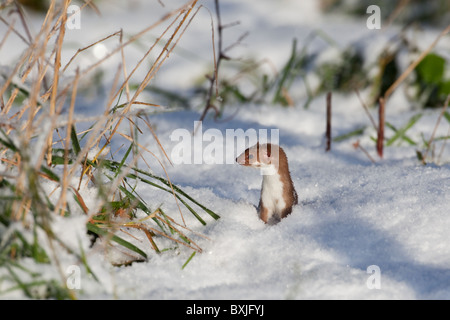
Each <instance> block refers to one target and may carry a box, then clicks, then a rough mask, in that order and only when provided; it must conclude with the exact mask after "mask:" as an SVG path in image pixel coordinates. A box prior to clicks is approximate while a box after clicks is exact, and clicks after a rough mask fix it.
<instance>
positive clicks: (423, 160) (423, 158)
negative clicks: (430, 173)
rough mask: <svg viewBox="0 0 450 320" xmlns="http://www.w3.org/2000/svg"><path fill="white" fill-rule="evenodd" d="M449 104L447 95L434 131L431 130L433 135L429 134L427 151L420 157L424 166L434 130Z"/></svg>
mask: <svg viewBox="0 0 450 320" xmlns="http://www.w3.org/2000/svg"><path fill="white" fill-rule="evenodd" d="M449 102H450V94H449V95H447V98H446V99H445V102H444V106H443V107H442V111H441V113H440V114H439V117H438V119H437V121H436V125H435V126H434V129H433V133H432V134H431V137H430V140H428V144H427V149H426V150H425V153H424V154H423V157H422V164H426V162H425V161H426V158H427V156H428V152H430V148H431V144H432V143H433V140H434V137H435V135H436V130H437V128H438V127H439V124H440V122H441V119H442V117H443V116H444V114H445V111H447V107H448V104H449Z"/></svg>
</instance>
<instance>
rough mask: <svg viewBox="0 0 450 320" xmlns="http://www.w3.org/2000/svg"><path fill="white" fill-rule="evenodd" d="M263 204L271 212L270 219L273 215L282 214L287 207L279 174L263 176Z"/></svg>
mask: <svg viewBox="0 0 450 320" xmlns="http://www.w3.org/2000/svg"><path fill="white" fill-rule="evenodd" d="M261 202H262V203H263V205H264V207H266V208H267V209H268V210H269V217H268V218H270V216H272V215H273V214H277V215H278V214H280V213H281V211H282V210H283V209H284V208H285V207H286V202H285V201H284V198H283V182H282V181H281V179H280V175H279V174H278V173H275V174H271V175H264V176H263V182H262V188H261Z"/></svg>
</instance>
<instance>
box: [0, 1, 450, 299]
mask: <svg viewBox="0 0 450 320" xmlns="http://www.w3.org/2000/svg"><path fill="white" fill-rule="evenodd" d="M163 2H164V3H165V2H167V1H163ZM108 3H109V2H108ZM114 3H115V4H116V6H117V8H116V7H115V6H112V8H110V9H108V10H106V11H104V13H103V15H102V16H101V17H98V16H94V15H92V16H89V17H82V18H83V20H82V23H83V24H85V26H86V28H89V30H93V32H91V33H89V34H87V35H86V33H82V30H81V31H73V32H68V34H67V37H69V39H70V41H71V42H73V43H76V44H75V45H74V48H78V47H82V46H86V45H88V44H90V43H92V42H93V41H95V39H98V38H100V37H103V36H105V35H107V34H108V33H112V32H114V31H116V30H117V29H118V28H121V27H123V28H124V31H125V32H126V33H127V34H131V33H133V32H137V31H138V30H141V29H143V28H144V27H145V26H147V25H148V24H149V23H150V22H151V21H148V19H147V21H146V20H144V17H148V12H152V11H151V10H153V9H154V10H156V11H154V12H165V10H169V8H158V6H159V4H158V2H156V1H150V2H148V3H147V2H146V3H144V2H139V8H140V9H139V10H138V12H133V11H131V10H130V11H127V12H124V9H123V8H122V5H121V4H120V3H121V2H117V3H116V2H114ZM136 3H138V2H137V1H136ZM177 3H178V2H177ZM179 3H182V2H179ZM274 3H275V2H273V1H269V0H264V1H258V2H257V4H256V2H255V3H250V2H245V3H241V1H227V2H226V4H225V2H224V4H223V10H222V11H223V19H224V20H225V21H226V22H233V21H236V20H239V21H242V24H241V25H239V26H238V27H237V28H235V29H233V28H230V29H229V30H230V33H228V35H227V37H229V38H230V39H231V41H232V40H233V39H236V37H238V36H239V35H240V34H241V32H242V31H247V30H250V32H251V33H250V36H249V37H248V38H247V39H246V40H245V43H246V44H247V45H246V46H242V47H239V48H238V49H237V51H236V52H239V54H240V55H249V56H251V55H254V56H257V57H258V58H267V59H269V60H271V61H272V62H273V64H274V65H275V66H276V68H278V69H279V68H280V67H281V66H282V64H283V63H284V62H285V61H286V59H287V58H288V57H289V54H290V48H291V45H292V39H293V38H294V37H298V39H299V43H300V42H301V40H302V39H305V37H306V35H307V34H308V33H309V32H311V31H312V30H314V29H315V28H321V29H322V30H323V31H324V32H326V33H328V34H329V35H330V36H331V37H332V38H333V39H334V41H336V42H338V44H339V45H340V46H341V48H345V46H346V45H348V44H349V43H351V42H353V41H356V40H357V39H361V38H362V37H364V35H370V36H371V37H373V38H374V39H377V36H373V31H369V30H368V29H367V28H365V18H364V17H362V19H361V20H360V21H359V20H356V21H355V20H348V21H343V20H342V18H340V19H339V18H336V17H328V18H325V17H324V16H322V15H321V14H320V12H319V10H318V9H317V8H316V5H315V4H316V3H317V2H316V1H296V2H293V1H282V5H279V3H280V2H277V5H275V4H274ZM203 4H204V5H205V6H206V7H208V8H209V10H211V11H212V12H213V10H214V8H213V2H212V1H205V2H203ZM171 6H172V4H171V5H168V7H171ZM100 7H101V5H100ZM155 7H156V8H155ZM175 7H176V6H175ZM101 8H102V7H101ZM278 9H280V10H278ZM135 14H136V16H135ZM119 17H120V19H119ZM136 17H138V18H136ZM158 17H160V15H158V14H156V13H155V16H154V17H153V16H152V18H153V19H157V18H158ZM142 20H143V21H142ZM92 26H95V28H93V27H92ZM191 27H192V28H191V29H189V30H188V31H187V32H186V34H185V35H184V37H183V39H182V41H181V42H180V46H181V47H182V48H183V49H184V50H187V51H189V52H192V53H194V56H196V57H197V58H196V59H194V60H189V61H186V69H183V70H185V71H183V72H181V74H180V66H181V65H182V63H183V61H185V60H184V58H180V57H177V54H175V57H174V59H173V60H174V63H173V64H172V62H171V59H172V57H171V59H169V60H168V62H167V64H166V65H165V66H164V67H163V68H162V69H161V70H160V74H158V77H157V79H156V81H158V84H161V83H162V84H167V83H172V85H174V87H178V86H181V87H183V86H185V87H186V81H192V79H193V76H196V75H198V74H199V73H201V72H202V71H203V70H205V68H206V67H208V65H207V63H209V62H210V61H211V59H210V58H211V56H212V53H211V38H210V27H211V22H210V16H209V14H207V13H206V12H205V11H202V12H201V13H199V15H198V20H194V21H193V23H192V26H191ZM94 31H95V32H94ZM389 31H390V30H388V31H387V32H389ZM76 32H78V34H76ZM227 32H228V31H227ZM370 32H372V33H370ZM392 32H393V34H395V29H394V31H392ZM438 33H439V31H436V32H435V33H434V34H435V35H437V34H438ZM233 37H234V38H233ZM379 37H380V38H381V40H380V41H382V42H383V43H384V42H385V41H386V37H387V35H386V33H384V34H382V35H379ZM429 38H430V39H433V37H432V36H430V37H429ZM147 41H148V39H147ZM446 41H447V40H446ZM322 46H325V45H324V44H323V43H314V45H312V46H311V50H314V49H317V48H321V47H322ZM372 47H374V48H378V50H381V49H382V48H383V45H378V44H373V45H372ZM111 48H114V46H112V47H110V48H109V49H111ZM134 49H136V48H134ZM75 50H76V49H74V51H75ZM98 50H99V53H98V54H104V52H106V51H107V50H108V47H107V44H105V45H104V46H103V47H99V48H98ZM137 51H139V50H137ZM95 52H97V51H95ZM95 52H94V53H93V54H96V53H95ZM2 53H3V52H2ZM72 54H73V53H72ZM134 54H136V57H138V56H139V54H140V56H142V54H143V53H142V52H140V53H136V52H135V53H134ZM334 54H335V51H334V49H329V50H328V51H326V52H325V54H324V56H323V57H322V59H327V60H330V59H333V57H334ZM70 56H71V55H70V54H69V53H67V56H66V62H67V60H68V59H69V58H70ZM86 57H87V55H85V56H84V58H82V59H80V60H79V63H87V62H86V60H83V59H87V58H86ZM87 60H89V59H87ZM132 60H133V54H130V55H128V57H127V61H132ZM256 60H258V59H256ZM89 61H90V62H92V60H89ZM117 62H120V59H118V60H117V61H115V62H114V61H110V62H108V64H106V65H105V66H106V67H110V66H111V68H112V69H114V70H116V69H115V68H116V66H117ZM63 65H64V63H63ZM362 95H363V97H364V96H365V93H362ZM301 99H303V100H300V101H298V103H297V105H296V106H294V107H292V108H287V109H286V108H281V107H273V106H264V105H245V106H243V107H242V106H235V107H230V108H228V109H226V114H225V116H224V118H227V117H228V116H230V115H233V114H235V113H236V112H237V115H236V116H234V117H233V118H232V120H229V121H226V122H221V123H217V122H214V121H213V120H212V119H211V118H207V119H206V120H205V121H204V122H203V124H202V130H203V132H205V131H207V130H208V129H218V130H219V131H220V132H222V134H223V135H224V136H225V131H226V130H227V129H243V130H244V131H245V130H248V129H255V130H258V129H278V130H279V140H280V145H281V146H282V147H283V148H284V150H285V151H286V154H287V156H288V158H289V165H290V171H291V173H292V178H293V181H294V184H295V187H296V190H297V193H298V196H299V202H300V203H299V205H298V206H296V207H294V210H293V212H292V214H291V215H290V216H288V217H287V218H286V219H283V220H282V221H281V222H280V223H279V224H277V225H275V226H267V225H265V224H264V223H263V222H262V221H261V220H260V219H259V218H258V216H257V211H256V206H257V204H258V201H259V192H260V187H261V179H262V177H261V175H260V174H259V172H258V170H253V169H251V168H244V167H241V166H238V165H237V164H228V163H224V164H176V165H174V166H170V165H168V164H166V169H167V172H168V174H169V176H170V178H171V181H172V182H173V183H175V184H177V185H179V186H180V187H182V188H183V190H184V191H186V192H187V193H188V194H189V195H190V196H192V197H193V198H194V199H197V200H199V202H201V203H202V204H204V205H205V206H206V207H208V208H210V209H212V210H213V211H214V212H216V213H217V214H219V215H220V216H221V218H220V219H219V220H217V221H215V220H213V219H212V218H210V217H208V216H205V217H204V218H205V220H206V221H207V225H206V226H202V225H201V224H200V223H199V222H198V221H196V220H195V219H194V218H192V217H191V216H190V215H189V213H188V212H185V211H183V214H184V217H185V218H186V222H187V225H188V227H189V228H191V229H192V230H194V231H195V232H198V233H199V234H201V235H202V236H197V237H195V241H196V243H197V244H198V245H199V246H200V247H201V248H202V250H203V252H202V253H197V254H196V255H195V256H194V257H193V259H192V260H191V261H190V262H189V263H188V264H187V265H186V267H185V268H183V269H182V266H183V265H184V263H185V262H186V260H187V259H188V258H189V256H190V255H191V253H192V250H189V249H185V248H181V249H179V250H178V251H176V252H173V253H171V252H167V253H163V254H160V255H157V254H155V253H154V252H153V251H152V249H151V248H150V246H148V247H147V246H146V245H147V242H145V241H146V239H145V236H144V235H142V234H141V235H140V236H141V237H142V238H141V239H140V241H139V242H138V243H139V246H140V248H141V249H143V250H144V251H145V252H146V253H147V254H148V255H149V259H148V261H146V262H142V263H134V264H132V265H131V266H129V267H112V266H111V265H110V263H109V262H108V259H109V258H107V257H105V256H103V254H102V253H101V252H102V250H101V248H100V247H94V249H89V243H88V242H87V241H86V238H83V234H84V232H85V229H84V220H83V218H80V216H77V215H76V214H74V217H71V218H61V217H55V219H54V221H53V225H54V229H55V230H54V231H55V232H56V233H57V234H61V235H62V236H63V237H62V239H63V240H64V241H66V242H67V243H68V244H69V245H70V246H71V247H72V248H79V246H80V245H81V246H82V247H83V248H85V250H86V254H87V259H88V263H89V266H90V267H91V268H92V270H93V272H94V273H95V275H96V276H97V277H98V278H99V282H96V281H95V280H93V279H92V278H91V277H90V276H89V275H87V274H86V273H85V271H84V269H83V270H82V277H81V289H77V290H76V294H77V296H78V297H79V298H81V299H94V298H96V299H98V298H100V299H102V298H107V299H109V298H119V299H450V268H449V266H450V246H448V244H449V243H450V234H449V232H448V230H449V229H450V216H449V204H450V165H449V163H448V161H449V159H450V154H449V149H450V148H449V147H447V148H446V149H444V153H443V155H442V163H443V164H441V165H436V164H433V163H430V164H428V165H426V166H424V165H422V164H420V162H419V161H418V160H417V158H416V150H417V149H420V148H421V145H418V146H412V147H411V146H408V145H407V144H400V145H399V146H397V145H396V146H392V147H387V148H386V149H385V156H384V158H383V159H379V158H378V157H377V155H376V153H375V144H374V143H373V141H371V139H370V136H374V134H375V133H374V129H373V128H371V124H370V121H369V119H368V117H367V115H366V114H365V111H364V110H363V108H362V107H361V104H360V102H359V100H358V98H357V97H356V96H355V95H354V94H349V95H343V94H335V95H333V135H334V136H337V135H340V134H343V133H347V132H349V131H351V130H354V129H355V128H357V127H361V126H366V127H367V128H366V129H365V133H364V135H363V136H361V137H360V145H361V146H363V147H364V148H365V149H366V150H367V151H368V152H369V153H370V154H371V156H372V157H373V158H374V159H375V160H376V163H372V162H371V161H370V159H369V158H368V157H367V156H366V155H365V154H364V153H363V152H362V151H361V150H357V149H355V148H354V147H353V145H352V144H353V143H354V142H355V141H356V139H357V138H351V139H348V140H345V141H343V142H339V143H333V144H332V150H331V151H330V152H328V153H327V152H325V151H324V150H325V147H324V131H325V97H319V98H317V99H314V100H313V101H312V103H311V105H310V106H309V108H308V109H303V107H302V106H303V103H304V99H306V97H304V96H303V97H302V98H301ZM99 108H100V109H99V113H101V112H102V110H103V106H101V107H99ZM90 112H92V110H91V111H90ZM372 112H373V113H374V114H373V116H374V117H375V118H376V111H375V110H373V111H372ZM439 112H440V111H439V110H438V111H424V115H423V116H422V118H421V119H420V120H419V121H418V123H417V124H416V125H415V126H414V127H412V128H411V129H410V130H409V131H408V136H410V137H412V138H413V139H414V140H415V141H421V135H422V134H423V135H424V137H425V138H427V139H428V138H429V137H430V136H431V134H432V132H433V129H434V127H435V124H436V121H437V119H438V117H439ZM414 114H416V113H415V112H414V111H409V109H408V101H407V100H406V99H405V98H404V96H403V95H402V94H401V89H399V90H398V91H397V92H396V93H395V94H394V95H393V96H392V98H391V100H389V102H388V108H387V114H386V119H387V120H388V121H389V122H390V123H392V124H394V125H395V126H396V127H401V126H404V125H405V124H406V123H407V121H408V119H409V118H410V117H411V116H412V115H414ZM199 118H200V113H199V112H198V111H179V112H174V113H166V114H159V115H155V116H151V121H153V122H154V123H155V124H157V125H156V126H155V128H156V134H157V136H158V138H159V140H160V141H161V144H162V145H163V146H164V148H165V149H166V151H167V153H168V154H169V155H170V154H171V151H172V150H173V149H174V148H175V147H176V144H177V141H172V140H171V136H172V134H173V131H174V130H175V129H179V128H184V129H186V130H189V131H192V130H193V128H194V121H197V120H198V119H199ZM448 128H449V123H448V122H446V121H445V120H442V122H441V125H440V126H439V127H438V130H437V133H436V135H437V136H445V135H448ZM215 134H217V131H216V132H215ZM387 134H388V135H389V136H391V135H392V134H393V133H392V131H389V130H388V131H387ZM141 139H142V140H140V142H141V144H142V145H145V146H148V147H149V148H150V149H151V150H153V151H155V152H157V147H155V143H154V139H153V138H152V136H151V134H150V133H149V134H148V135H147V136H145V137H143V138H141ZM206 144H207V143H206V142H205V143H204V146H205V145H206ZM439 146H440V145H439ZM196 151H198V150H196ZM201 151H202V150H200V152H201ZM240 151H242V150H236V151H235V152H237V153H239V152H240ZM437 151H438V150H437ZM157 154H158V153H157ZM147 155H148V157H149V159H150V158H151V157H152V156H151V155H149V154H147ZM236 155H237V154H236ZM152 169H154V170H155V172H156V173H158V174H161V175H164V172H163V171H162V170H161V169H160V168H158V167H155V168H152ZM48 184H49V186H48V189H49V190H52V185H51V183H50V182H48ZM83 186H84V187H83V188H82V189H81V191H80V193H81V194H82V196H83V198H84V199H85V200H86V201H87V206H88V207H91V206H94V205H95V198H96V197H97V192H96V190H95V189H93V188H92V187H90V186H88V185H85V184H83ZM137 190H138V193H139V194H140V195H142V196H143V197H144V200H145V201H146V202H147V203H150V204H154V205H155V206H156V205H158V204H161V203H162V205H163V208H164V210H165V211H166V212H172V213H174V214H172V215H171V216H172V217H173V218H175V219H177V220H179V219H180V217H179V213H178V207H177V204H176V203H175V201H174V200H173V197H171V196H170V195H168V194H162V193H158V192H155V190H154V189H153V188H151V187H150V186H148V185H145V184H139V185H138V189H137ZM53 197H54V198H56V199H57V197H58V194H57V193H55V194H54V195H53ZM81 217H82V216H81ZM61 259H62V261H61V263H62V265H63V266H64V267H63V269H64V268H65V267H68V266H70V265H72V264H73V263H76V262H74V261H73V259H72V258H71V257H70V255H65V254H62V257H61ZM26 263H27V264H26V265H29V266H34V267H36V268H40V269H39V271H41V272H43V273H45V274H46V277H49V278H51V277H52V276H53V277H55V274H52V273H51V272H50V271H48V270H47V269H45V268H44V267H42V266H38V265H35V264H34V263H33V262H31V261H28V262H26ZM373 266H376V267H378V268H379V269H376V270H379V274H374V273H373V271H372V270H373ZM41 269H42V270H41ZM375 272H377V271H375ZM374 277H378V278H376V280H377V281H378V280H379V282H377V284H378V285H379V286H378V287H377V288H373V285H371V284H372V282H371V281H372V280H373V279H375V278H374ZM0 288H1V283H0ZM1 298H22V296H21V294H20V293H19V292H18V291H12V292H10V293H8V294H6V295H5V294H3V295H2V296H1Z"/></svg>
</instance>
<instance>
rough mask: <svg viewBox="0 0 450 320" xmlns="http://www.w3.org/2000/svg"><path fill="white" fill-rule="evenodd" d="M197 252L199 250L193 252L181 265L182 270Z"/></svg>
mask: <svg viewBox="0 0 450 320" xmlns="http://www.w3.org/2000/svg"><path fill="white" fill-rule="evenodd" d="M196 253H197V251H194V252H192V254H191V255H190V256H189V258H188V259H187V260H186V262H185V263H184V264H183V266H182V267H181V270H183V269H184V268H186V266H187V265H188V263H189V262H191V260H192V258H193V257H194V256H195V254H196Z"/></svg>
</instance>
